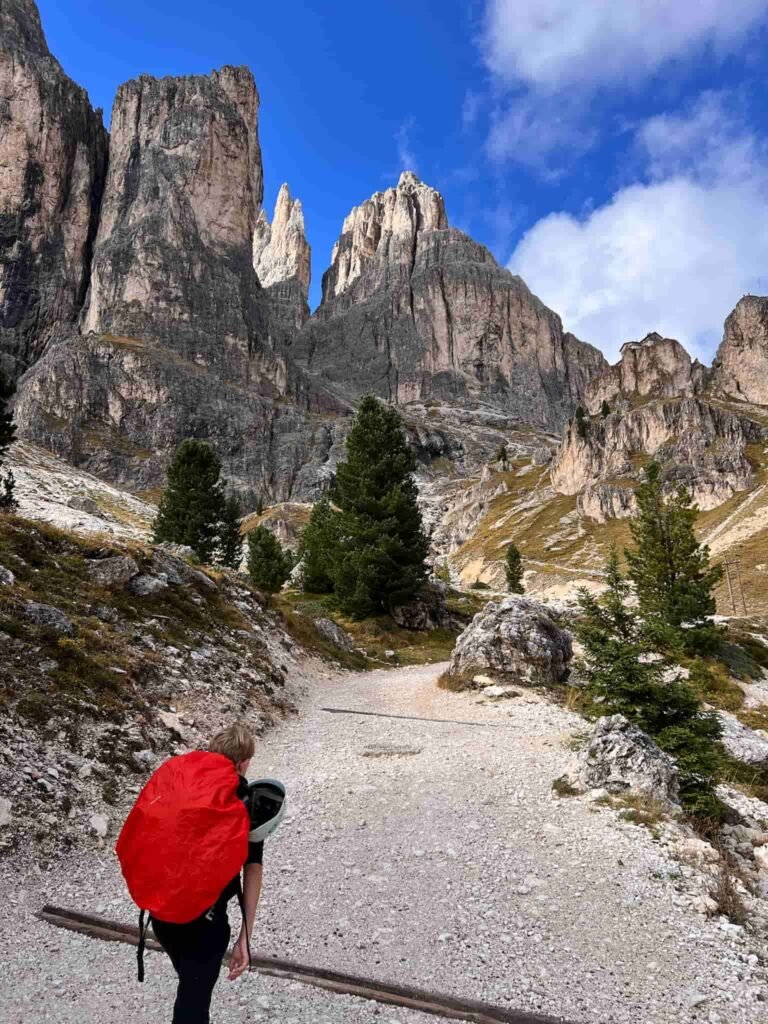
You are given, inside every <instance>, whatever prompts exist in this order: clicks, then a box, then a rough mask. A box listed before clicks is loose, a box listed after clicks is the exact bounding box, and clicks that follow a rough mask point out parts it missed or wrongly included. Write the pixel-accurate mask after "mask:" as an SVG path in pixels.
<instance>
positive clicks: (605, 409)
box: [600, 399, 611, 419]
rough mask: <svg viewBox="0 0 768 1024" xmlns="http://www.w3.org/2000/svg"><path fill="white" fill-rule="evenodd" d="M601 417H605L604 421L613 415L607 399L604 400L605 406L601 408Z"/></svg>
mask: <svg viewBox="0 0 768 1024" xmlns="http://www.w3.org/2000/svg"><path fill="white" fill-rule="evenodd" d="M600 415H601V416H602V417H603V419H605V417H606V416H610V415H611V407H610V405H608V403H607V402H606V400H605V399H603V404H602V405H601V406H600Z"/></svg>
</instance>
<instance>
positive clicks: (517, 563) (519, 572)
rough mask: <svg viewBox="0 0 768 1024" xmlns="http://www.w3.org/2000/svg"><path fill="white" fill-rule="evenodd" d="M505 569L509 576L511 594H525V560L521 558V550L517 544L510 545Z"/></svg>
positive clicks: (508, 582) (508, 583)
mask: <svg viewBox="0 0 768 1024" xmlns="http://www.w3.org/2000/svg"><path fill="white" fill-rule="evenodd" d="M504 567H505V570H506V574H507V590H508V591H509V592H510V594H524V593H525V586H524V585H523V560H522V558H521V557H520V549H519V548H518V547H517V545H516V544H510V545H509V547H508V548H507V555H506V559H505V566H504Z"/></svg>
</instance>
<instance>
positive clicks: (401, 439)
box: [332, 395, 428, 618]
mask: <svg viewBox="0 0 768 1024" xmlns="http://www.w3.org/2000/svg"><path fill="white" fill-rule="evenodd" d="M415 468H416V464H415V460H414V457H413V454H412V452H411V450H410V449H409V447H408V444H407V442H406V439H405V435H404V434H403V429H402V424H401V421H400V417H399V415H398V413H397V411H396V410H395V409H393V408H391V407H390V406H387V405H384V404H383V403H381V402H379V401H377V400H376V399H375V398H373V397H372V396H370V395H369V396H367V397H365V398H364V399H363V400H362V402H361V403H360V408H359V410H358V413H357V416H356V417H355V422H354V425H353V427H352V430H351V431H350V433H349V437H348V438H347V458H346V460H345V461H344V462H342V463H340V464H339V465H338V467H337V469H336V483H335V487H334V491H333V495H332V497H333V501H334V504H335V505H336V506H337V507H338V508H339V510H340V513H339V520H338V524H339V545H338V557H337V558H336V559H335V560H334V566H333V581H334V590H335V592H336V596H337V598H338V600H339V604H340V607H341V608H342V610H344V611H346V612H349V613H350V614H352V615H355V616H357V617H360V618H362V617H364V616H365V615H369V614H372V613H374V612H377V611H389V610H390V609H391V608H393V607H396V606H397V605H399V604H403V603H405V602H406V601H408V600H410V599H411V598H412V597H413V596H414V595H415V594H416V593H417V592H418V591H419V589H420V588H421V587H422V585H423V584H424V582H425V581H426V577H427V570H426V566H425V564H424V559H425V558H426V556H427V550H428V542H427V538H426V536H425V533H424V528H423V525H422V520H421V513H420V512H419V508H418V505H417V503H416V493H417V492H416V484H415V483H414V480H413V477H412V473H413V471H414V469H415Z"/></svg>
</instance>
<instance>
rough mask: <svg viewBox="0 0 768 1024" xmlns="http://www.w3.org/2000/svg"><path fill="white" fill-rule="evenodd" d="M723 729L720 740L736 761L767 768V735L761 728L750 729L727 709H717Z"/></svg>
mask: <svg viewBox="0 0 768 1024" xmlns="http://www.w3.org/2000/svg"><path fill="white" fill-rule="evenodd" d="M717 717H718V719H719V721H720V725H721V727H722V730H723V734H722V737H721V740H720V742H721V743H722V744H723V746H724V747H725V749H726V750H727V751H728V753H729V754H730V755H731V756H732V757H735V758H736V760H737V761H743V762H744V764H749V765H753V766H754V767H755V768H768V735H766V733H765V732H764V731H762V730H758V729H750V728H748V726H746V725H742V723H741V722H740V721H739V720H738V718H736V716H735V715H731V714H729V713H728V712H727V711H718V713H717Z"/></svg>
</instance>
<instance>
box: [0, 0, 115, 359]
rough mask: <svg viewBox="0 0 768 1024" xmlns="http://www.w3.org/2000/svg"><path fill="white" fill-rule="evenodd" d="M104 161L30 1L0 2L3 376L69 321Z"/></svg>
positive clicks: (83, 104) (89, 112) (82, 96)
mask: <svg viewBox="0 0 768 1024" xmlns="http://www.w3.org/2000/svg"><path fill="white" fill-rule="evenodd" d="M106 163H107V133H106V131H105V130H104V126H103V124H102V117H101V111H100V110H94V109H93V108H92V107H91V104H90V102H89V100H88V94H87V93H86V92H85V90H84V89H81V88H80V87H79V86H78V85H75V83H74V82H73V81H72V80H71V79H69V78H68V77H67V76H66V75H65V74H64V72H63V70H62V69H61V66H60V65H59V63H58V61H56V60H55V59H54V57H52V56H51V54H50V52H49V50H48V46H47V44H46V41H45V36H44V34H43V30H42V27H41V24H40V16H39V14H38V11H37V8H36V6H35V4H34V2H33V0H3V3H2V5H1V6H0V360H2V362H4V363H5V367H6V370H8V371H10V373H11V374H12V375H13V376H17V375H18V374H20V373H21V372H22V371H23V370H24V369H25V368H26V367H27V366H29V365H31V364H32V363H33V362H34V361H35V360H36V359H37V358H38V356H39V355H40V354H41V353H42V352H43V351H44V350H45V348H46V346H47V345H48V343H49V341H50V338H51V333H52V331H53V330H55V328H56V326H57V325H58V324H60V323H72V322H74V321H75V320H76V319H77V316H78V313H79V311H80V308H81V306H82V303H83V300H84V298H85V293H86V289H87V287H88V280H89V274H90V258H91V248H92V243H93V239H94V236H95V233H96V224H97V218H98V212H99V205H100V202H101V195H102V189H103V184H104V175H105V172H106Z"/></svg>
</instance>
